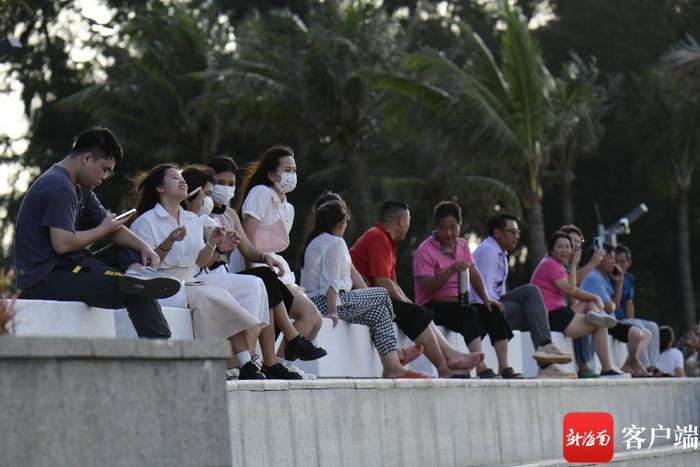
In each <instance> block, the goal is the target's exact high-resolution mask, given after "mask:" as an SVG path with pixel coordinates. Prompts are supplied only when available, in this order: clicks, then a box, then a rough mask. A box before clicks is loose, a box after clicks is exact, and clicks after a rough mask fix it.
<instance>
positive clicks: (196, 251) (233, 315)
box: [131, 164, 265, 379]
mask: <svg viewBox="0 0 700 467" xmlns="http://www.w3.org/2000/svg"><path fill="white" fill-rule="evenodd" d="M137 191H138V198H139V199H138V203H137V208H136V209H137V211H138V213H139V217H138V218H137V219H136V220H135V221H134V223H133V224H132V226H131V229H132V231H133V232H134V233H136V234H137V235H138V236H139V237H141V238H142V239H143V240H144V241H145V242H146V243H148V244H149V245H150V246H151V247H153V248H154V250H155V252H156V253H158V256H159V257H160V266H159V269H160V270H163V271H165V272H167V273H168V274H170V275H172V276H175V277H177V278H179V279H181V280H183V281H184V283H185V297H186V299H187V305H188V306H189V307H190V308H191V309H192V327H193V330H194V337H195V338H196V339H228V340H229V341H230V342H231V347H232V348H233V352H234V354H235V356H236V359H237V361H238V364H239V365H240V373H239V379H265V376H264V375H263V374H262V373H261V371H260V369H259V367H258V365H257V364H256V363H255V362H254V361H252V359H251V354H250V351H249V350H248V344H247V342H246V337H245V331H246V330H249V329H252V328H255V327H257V326H259V325H260V321H259V320H258V319H256V318H255V317H254V316H253V315H252V314H250V313H249V312H248V311H247V310H246V309H245V308H243V307H242V306H241V305H240V303H239V302H238V301H237V300H236V299H235V298H234V297H233V296H232V294H231V290H229V288H227V287H225V284H223V286H222V285H213V284H210V283H207V282H203V281H199V280H196V279H195V277H194V272H193V269H195V268H199V267H203V266H204V265H206V264H207V263H208V262H209V260H210V259H211V257H212V255H213V253H214V251H215V250H216V248H219V247H220V246H223V247H226V246H227V243H229V244H230V242H231V239H230V236H227V235H226V232H225V231H224V229H222V228H215V229H213V231H212V233H211V235H209V237H208V239H207V240H206V242H205V240H204V231H203V228H202V223H201V221H200V219H199V217H198V216H197V215H196V214H193V213H191V212H188V211H185V210H184V209H182V207H180V203H181V202H182V201H183V200H185V199H186V198H187V194H188V191H187V183H185V180H184V179H183V178H182V175H180V172H179V171H178V169H177V167H176V166H174V165H172V164H161V165H158V166H156V167H154V168H153V169H151V171H150V172H149V173H148V174H147V175H146V176H145V177H144V178H143V180H141V181H140V183H138V186H137ZM229 365H232V362H229Z"/></svg>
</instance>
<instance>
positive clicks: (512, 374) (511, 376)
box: [501, 366, 523, 379]
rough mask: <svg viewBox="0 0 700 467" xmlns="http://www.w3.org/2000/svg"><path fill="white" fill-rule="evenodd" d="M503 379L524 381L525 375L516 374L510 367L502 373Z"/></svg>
mask: <svg viewBox="0 0 700 467" xmlns="http://www.w3.org/2000/svg"><path fill="white" fill-rule="evenodd" d="M501 378H503V379H523V374H522V373H516V372H515V370H514V369H513V368H511V367H509V366H508V367H506V368H505V369H504V370H503V371H502V372H501Z"/></svg>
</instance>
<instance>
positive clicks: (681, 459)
mask: <svg viewBox="0 0 700 467" xmlns="http://www.w3.org/2000/svg"><path fill="white" fill-rule="evenodd" d="M699 462H700V451H698V450H693V449H683V448H681V447H673V446H669V447H662V448H653V449H640V450H630V451H621V452H616V453H615V455H614V456H613V458H612V460H611V461H610V464H617V465H619V466H628V465H629V466H630V467H637V466H649V467H659V466H669V467H697V465H698V463H699ZM504 465H513V466H515V465H517V466H520V467H565V466H570V465H571V464H570V463H569V462H566V461H565V460H563V459H552V460H544V461H540V462H532V463H525V464H523V463H518V464H504ZM576 465H577V466H587V465H600V464H587V463H577V464H576Z"/></svg>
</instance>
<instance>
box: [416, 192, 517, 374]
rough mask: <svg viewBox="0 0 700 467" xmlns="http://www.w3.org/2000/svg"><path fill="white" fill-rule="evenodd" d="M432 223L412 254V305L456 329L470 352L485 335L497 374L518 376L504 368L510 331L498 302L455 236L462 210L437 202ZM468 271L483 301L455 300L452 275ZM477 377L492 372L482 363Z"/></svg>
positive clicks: (464, 245)
mask: <svg viewBox="0 0 700 467" xmlns="http://www.w3.org/2000/svg"><path fill="white" fill-rule="evenodd" d="M433 225H434V226H435V231H434V232H433V233H432V234H431V235H430V236H428V238H426V239H425V240H424V241H423V243H421V244H420V246H419V247H418V249H417V250H416V255H415V257H414V258H413V276H414V278H415V284H416V285H415V288H416V303H418V304H419V305H425V306H426V307H427V308H428V309H430V310H431V311H432V312H433V314H434V320H435V323H436V324H439V325H442V326H445V327H446V328H448V329H450V330H452V331H456V332H459V333H461V334H462V336H463V337H464V342H465V343H466V344H467V347H469V350H471V351H472V352H481V339H482V338H483V337H484V336H485V335H486V334H487V333H488V334H489V337H490V338H491V344H492V345H493V347H494V349H495V350H496V357H497V358H498V374H499V375H500V376H501V377H503V378H522V377H523V376H522V374H520V373H516V372H515V371H514V370H513V368H511V367H510V366H508V340H509V339H510V338H512V337H513V333H512V331H511V329H510V327H509V326H508V323H507V322H506V319H505V317H504V316H503V305H502V304H501V303H499V302H497V301H495V300H492V299H491V298H490V297H489V295H488V293H487V292H486V289H485V287H484V283H483V281H482V279H481V275H480V274H479V268H477V267H476V266H475V265H474V259H473V258H472V254H471V252H470V251H469V245H467V241H466V240H465V239H464V238H462V237H461V236H460V229H461V226H462V209H461V208H460V207H459V205H458V204H457V203H454V202H452V201H442V202H440V203H438V204H437V206H435V209H434V210H433ZM467 269H469V281H470V283H471V286H472V287H473V288H474V289H475V291H476V293H477V295H478V296H479V297H480V298H481V300H482V301H483V304H477V305H469V304H468V303H460V301H458V295H459V294H458V285H457V284H458V278H457V275H458V273H459V272H460V271H466V270H467ZM477 376H479V377H480V378H493V377H496V376H497V375H496V373H494V371H493V370H492V369H491V368H488V367H487V366H486V364H485V363H484V362H483V361H482V362H481V363H479V365H478V366H477Z"/></svg>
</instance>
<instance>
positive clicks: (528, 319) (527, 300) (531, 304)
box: [469, 214, 575, 378]
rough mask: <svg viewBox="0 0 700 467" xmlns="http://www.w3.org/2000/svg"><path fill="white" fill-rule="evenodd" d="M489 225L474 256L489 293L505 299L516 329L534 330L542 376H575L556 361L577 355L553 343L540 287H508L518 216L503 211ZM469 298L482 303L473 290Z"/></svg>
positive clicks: (528, 285) (564, 361)
mask: <svg viewBox="0 0 700 467" xmlns="http://www.w3.org/2000/svg"><path fill="white" fill-rule="evenodd" d="M488 229H489V236H488V238H486V240H484V241H483V242H481V244H480V245H479V247H478V248H477V249H476V250H475V251H474V255H473V256H474V261H475V262H476V266H477V268H478V269H479V272H480V273H481V277H482V279H483V281H484V285H485V287H486V291H487V293H488V294H489V297H490V298H491V299H492V300H497V301H499V302H501V303H503V305H504V308H505V311H504V314H505V318H506V321H508V324H509V325H510V327H511V328H512V329H518V330H520V331H530V337H531V338H532V344H533V346H534V348H535V353H534V354H533V356H532V357H533V358H534V359H535V360H536V361H537V363H538V365H539V367H540V370H539V372H538V377H562V378H568V377H574V376H575V375H573V374H569V373H567V372H565V371H564V370H562V369H561V368H559V367H558V366H557V365H555V363H568V362H570V361H571V360H572V359H573V357H572V356H571V355H569V354H566V353H564V352H562V351H561V350H560V349H559V348H558V347H557V346H556V345H555V344H554V343H552V336H551V332H550V329H549V317H548V316H547V308H546V307H545V305H544V301H543V300H542V294H541V293H540V291H539V289H538V288H537V287H536V286H534V285H531V284H526V285H522V286H520V287H517V288H515V289H513V290H511V291H508V292H507V291H506V279H507V277H508V252H510V251H512V250H513V249H514V248H515V246H516V245H517V244H518V239H519V238H520V230H519V229H518V218H517V217H515V216H511V215H509V214H499V215H497V216H494V217H492V218H491V219H489V223H488ZM469 301H470V302H476V303H481V299H480V298H479V297H478V296H477V294H476V293H474V291H473V290H470V292H469Z"/></svg>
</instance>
